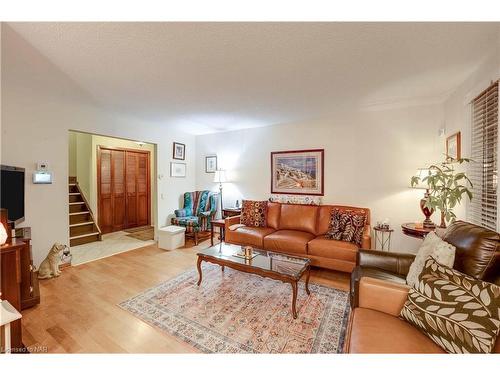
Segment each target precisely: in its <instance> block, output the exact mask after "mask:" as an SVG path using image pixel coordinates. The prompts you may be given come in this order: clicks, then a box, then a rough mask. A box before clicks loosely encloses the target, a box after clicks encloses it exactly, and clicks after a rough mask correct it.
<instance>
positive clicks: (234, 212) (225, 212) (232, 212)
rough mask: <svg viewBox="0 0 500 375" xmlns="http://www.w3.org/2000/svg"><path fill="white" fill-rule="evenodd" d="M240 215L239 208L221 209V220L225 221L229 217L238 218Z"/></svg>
mask: <svg viewBox="0 0 500 375" xmlns="http://www.w3.org/2000/svg"><path fill="white" fill-rule="evenodd" d="M238 215H241V208H239V207H228V208H224V209H222V218H223V219H225V218H226V217H231V216H238Z"/></svg>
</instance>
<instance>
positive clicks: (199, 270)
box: [196, 256, 202, 286]
mask: <svg viewBox="0 0 500 375" xmlns="http://www.w3.org/2000/svg"><path fill="white" fill-rule="evenodd" d="M201 261H202V259H201V257H200V256H199V257H198V262H197V263H196V267H197V268H198V275H199V276H200V277H199V279H198V284H197V285H198V286H200V284H201V279H202V275H201Z"/></svg>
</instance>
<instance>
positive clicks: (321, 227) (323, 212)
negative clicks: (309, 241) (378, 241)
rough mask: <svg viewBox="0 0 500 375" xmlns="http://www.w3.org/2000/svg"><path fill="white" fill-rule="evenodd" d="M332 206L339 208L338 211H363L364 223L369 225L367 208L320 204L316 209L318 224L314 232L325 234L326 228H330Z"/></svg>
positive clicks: (319, 234)
mask: <svg viewBox="0 0 500 375" xmlns="http://www.w3.org/2000/svg"><path fill="white" fill-rule="evenodd" d="M334 208H337V209H339V210H340V211H342V212H343V211H348V210H350V211H363V213H364V214H365V216H366V223H365V224H366V225H370V210H369V209H368V208H361V207H351V206H331V205H325V206H320V207H319V211H318V226H317V232H316V234H317V235H318V236H321V235H322V234H326V232H328V229H329V228H330V218H331V213H332V210H333V209H334Z"/></svg>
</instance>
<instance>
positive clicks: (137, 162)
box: [97, 146, 151, 233]
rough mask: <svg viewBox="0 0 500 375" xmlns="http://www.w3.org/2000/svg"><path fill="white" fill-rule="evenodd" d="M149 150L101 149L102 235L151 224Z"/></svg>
mask: <svg viewBox="0 0 500 375" xmlns="http://www.w3.org/2000/svg"><path fill="white" fill-rule="evenodd" d="M149 158H150V154H149V151H140V150H130V149H119V148H108V147H101V146H99V148H98V158H97V164H98V165H97V194H98V198H97V199H98V220H99V227H100V228H101V231H102V233H109V232H115V231H119V230H123V229H126V228H133V227H137V226H143V225H148V224H149V223H150V209H151V203H150V202H151V188H150V159H149Z"/></svg>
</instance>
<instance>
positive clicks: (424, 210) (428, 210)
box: [420, 190, 436, 228]
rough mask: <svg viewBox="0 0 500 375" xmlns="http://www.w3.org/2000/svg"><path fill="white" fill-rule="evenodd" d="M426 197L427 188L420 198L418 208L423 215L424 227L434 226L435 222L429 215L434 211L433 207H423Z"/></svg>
mask: <svg viewBox="0 0 500 375" xmlns="http://www.w3.org/2000/svg"><path fill="white" fill-rule="evenodd" d="M427 198H429V190H427V191H426V192H425V195H424V197H423V198H422V199H421V200H420V209H421V210H422V213H423V214H424V215H425V220H424V228H435V227H436V224H434V223H433V222H432V220H431V216H432V214H433V213H434V209H433V208H427V207H425V202H427Z"/></svg>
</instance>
